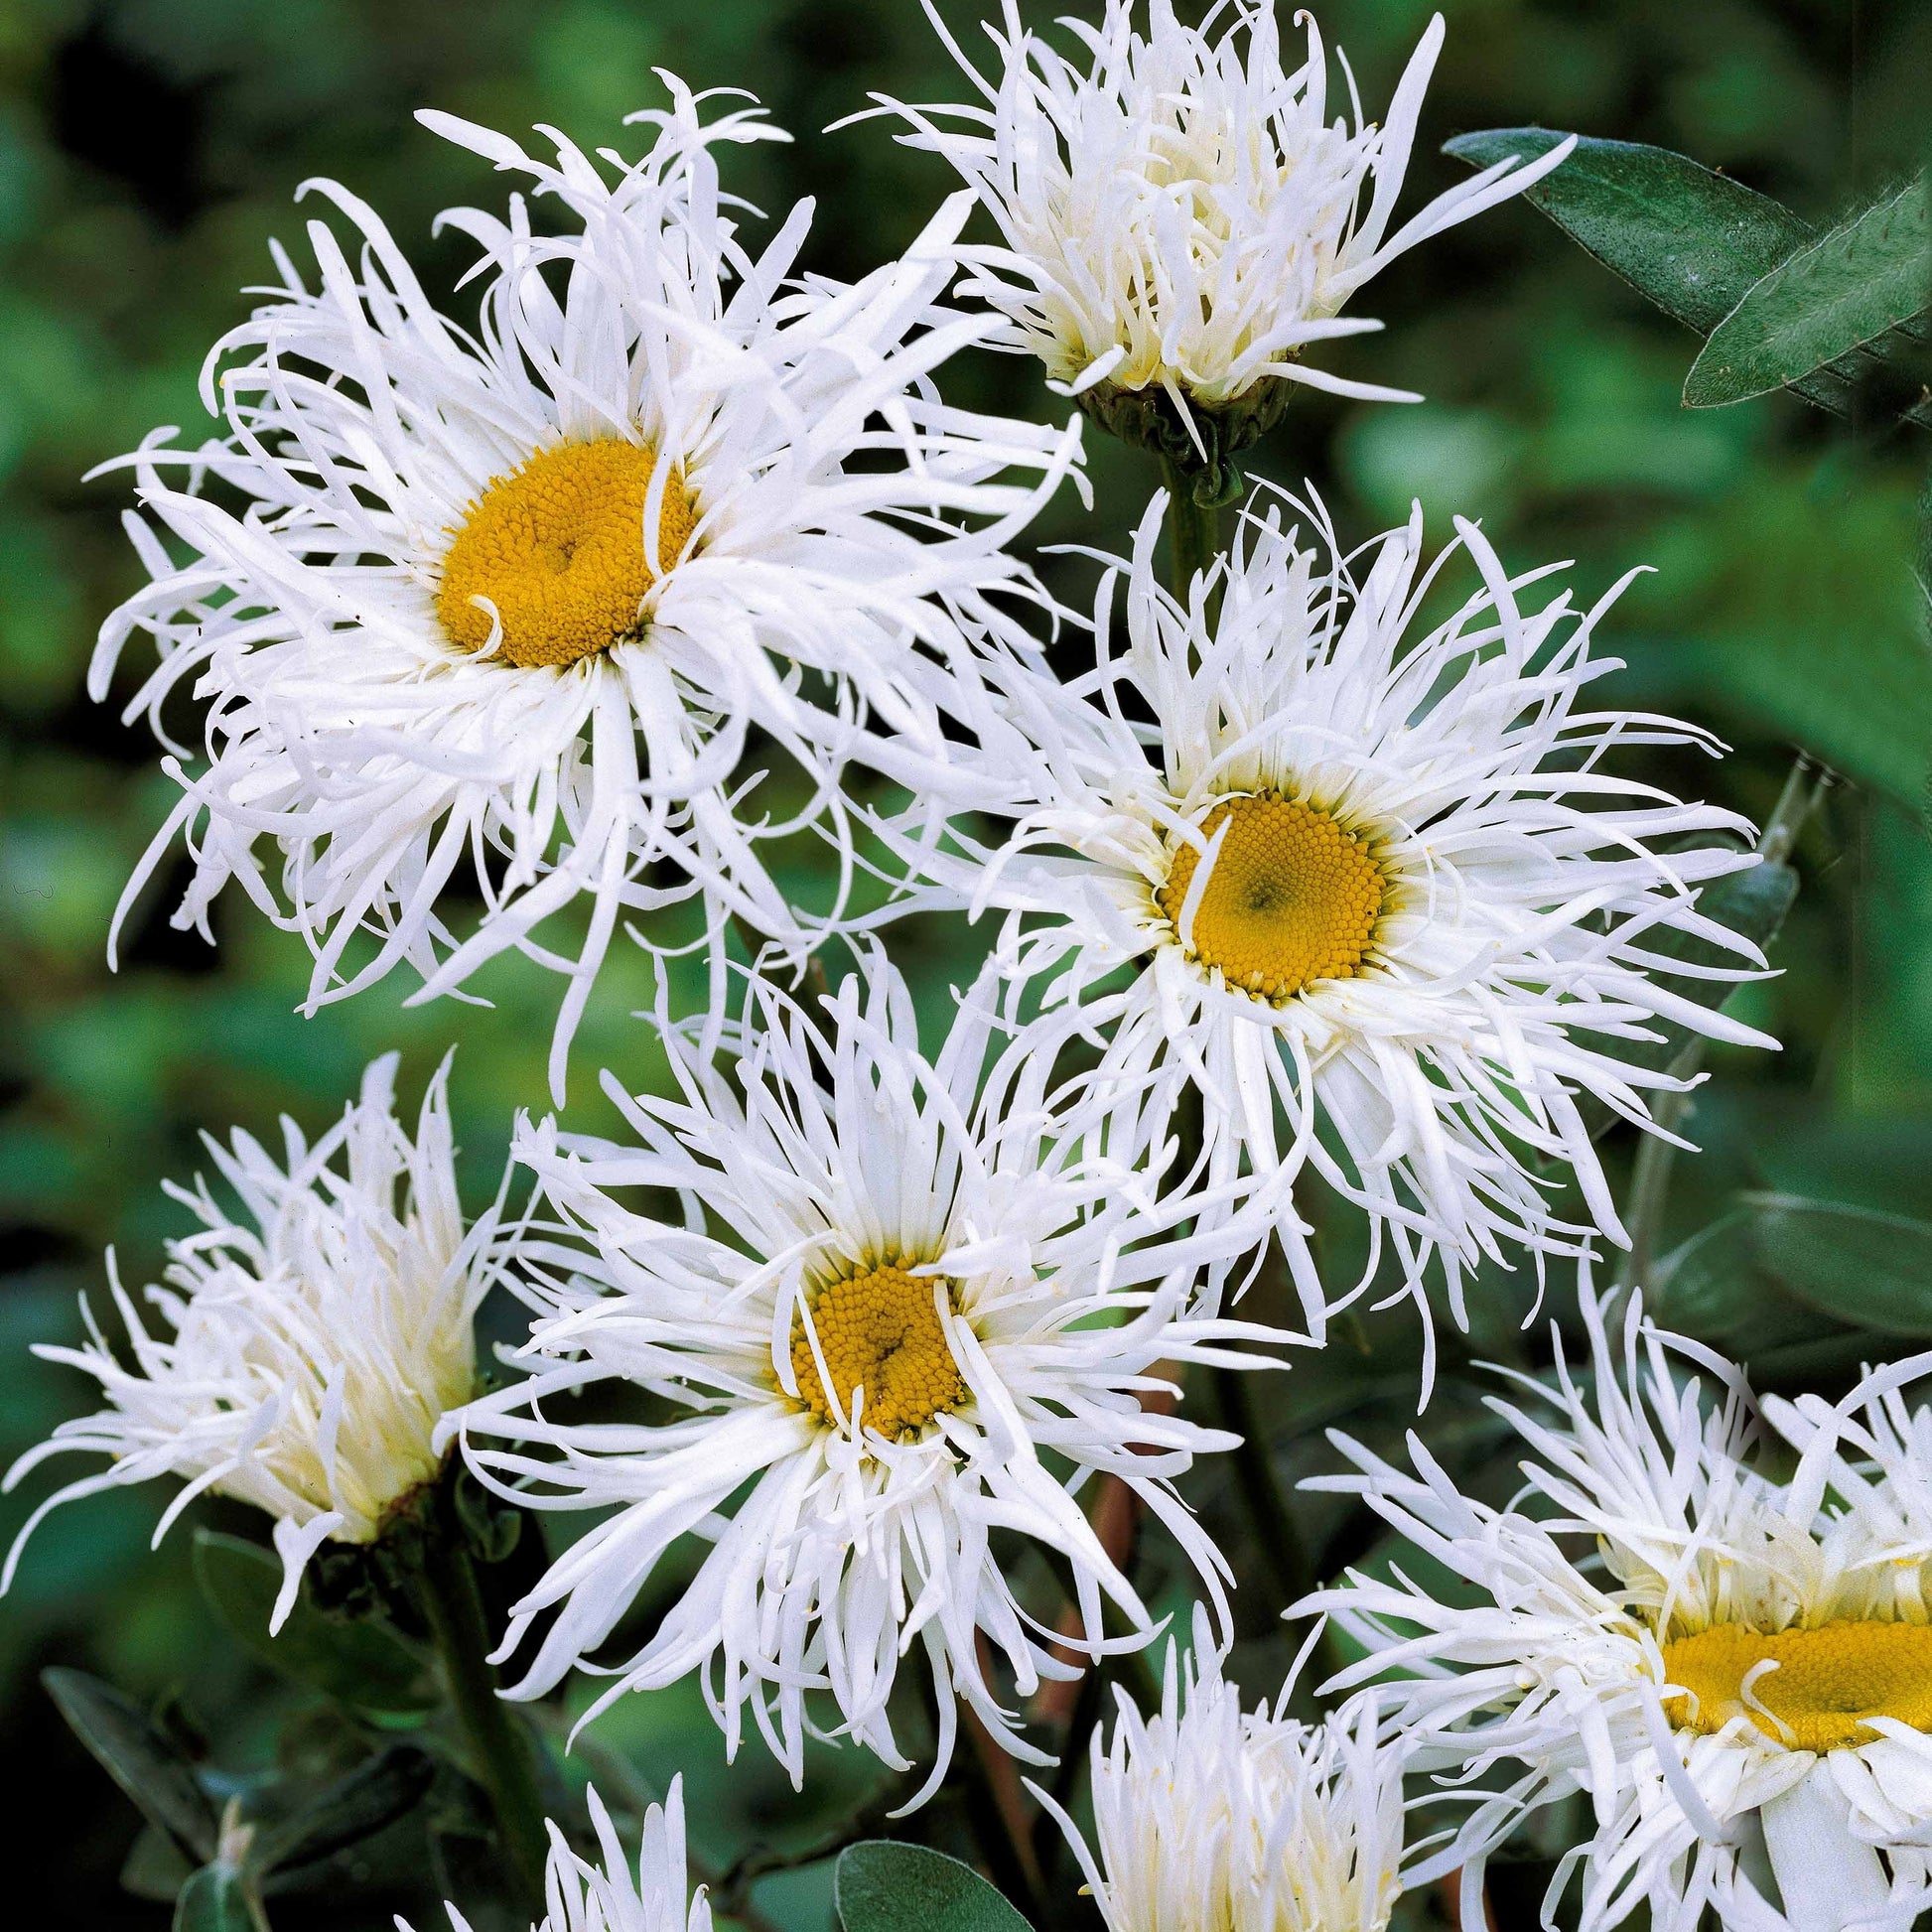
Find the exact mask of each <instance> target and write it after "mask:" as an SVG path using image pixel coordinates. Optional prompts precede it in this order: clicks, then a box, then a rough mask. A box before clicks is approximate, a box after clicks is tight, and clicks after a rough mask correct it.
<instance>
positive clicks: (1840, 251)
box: [1684, 180, 1932, 409]
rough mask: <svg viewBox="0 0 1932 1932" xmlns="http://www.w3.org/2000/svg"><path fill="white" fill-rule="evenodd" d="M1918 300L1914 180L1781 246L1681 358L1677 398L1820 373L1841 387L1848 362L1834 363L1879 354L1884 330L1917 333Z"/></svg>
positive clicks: (1789, 382)
mask: <svg viewBox="0 0 1932 1932" xmlns="http://www.w3.org/2000/svg"><path fill="white" fill-rule="evenodd" d="M1928 305H1932V227H1928V223H1927V219H1926V205H1925V183H1924V181H1923V180H1919V181H1912V182H1908V183H1907V184H1906V185H1905V186H1904V187H1903V188H1901V189H1899V190H1898V191H1897V192H1896V193H1895V194H1892V195H1888V196H1886V197H1885V198H1884V199H1883V200H1881V201H1879V202H1876V203H1874V204H1873V205H1872V206H1871V207H1868V208H1866V209H1865V210H1864V211H1863V213H1861V214H1858V215H1855V216H1854V217H1853V218H1852V219H1851V220H1849V221H1844V222H1841V223H1840V224H1839V225H1838V226H1837V227H1835V228H1834V229H1832V231H1831V232H1830V233H1829V234H1824V235H1820V236H1819V238H1818V239H1817V240H1816V241H1813V242H1810V243H1808V244H1807V245H1805V246H1804V247H1801V248H1799V249H1797V250H1795V251H1794V252H1793V253H1791V254H1789V255H1787V256H1786V257H1785V258H1784V259H1783V260H1782V261H1780V262H1779V263H1778V264H1777V266H1776V267H1775V268H1773V269H1771V270H1770V271H1769V272H1768V273H1767V274H1765V276H1764V277H1763V278H1762V280H1760V281H1758V282H1757V283H1755V284H1754V285H1753V286H1752V287H1751V288H1749V289H1748V290H1746V291H1745V293H1744V294H1743V295H1742V296H1741V297H1740V298H1739V299H1738V302H1737V305H1736V307H1735V308H1733V309H1732V310H1731V312H1730V313H1729V314H1728V315H1727V316H1725V318H1724V320H1723V321H1722V322H1720V323H1719V324H1718V325H1717V327H1716V328H1715V329H1713V330H1712V332H1711V338H1710V340H1709V341H1708V342H1707V343H1706V344H1705V345H1704V348H1703V351H1702V352H1701V353H1700V354H1699V356H1698V358H1697V360H1696V361H1695V362H1693V363H1692V364H1691V372H1690V374H1689V375H1688V376H1686V377H1685V379H1684V400H1685V402H1686V403H1688V404H1689V405H1690V406H1691V407H1692V408H1694V409H1706V408H1710V407H1711V406H1712V405H1714V404H1718V403H1726V402H1741V401H1743V400H1744V399H1745V398H1746V397H1749V396H1761V395H1763V394H1764V393H1765V391H1766V390H1768V389H1776V388H1781V387H1782V388H1794V387H1797V386H1798V385H1799V384H1801V383H1807V382H1810V383H1814V384H1816V383H1818V382H1820V381H1822V380H1823V379H1825V378H1826V377H1828V376H1831V377H1836V378H1837V379H1838V380H1839V381H1840V382H1841V383H1843V384H1845V385H1846V386H1848V387H1849V386H1850V384H1851V382H1852V381H1853V379H1854V372H1853V371H1848V370H1846V369H1845V368H1844V367H1843V365H1844V364H1845V363H1847V362H1848V361H1849V360H1851V358H1854V357H1856V356H1859V355H1867V356H1871V355H1880V354H1882V353H1883V352H1884V350H1885V344H1886V338H1887V337H1889V336H1891V335H1892V334H1893V332H1894V331H1900V332H1903V333H1905V334H1906V336H1907V338H1908V340H1909V341H1911V342H1912V343H1914V344H1922V343H1923V342H1924V341H1925V332H1924V328H1923V312H1924V311H1925V310H1926V309H1927V307H1928ZM1914 318H1919V319H1920V320H1919V322H1918V323H1916V324H1915V323H1914Z"/></svg>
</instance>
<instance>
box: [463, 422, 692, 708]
mask: <svg viewBox="0 0 1932 1932" xmlns="http://www.w3.org/2000/svg"><path fill="white" fill-rule="evenodd" d="M653 467H654V462H653V458H652V456H651V453H650V451H648V450H647V449H644V448H643V447H642V446H641V445H639V444H636V443H625V442H623V441H621V439H619V438H617V437H604V438H601V439H600V440H599V441H597V442H595V443H562V444H559V445H558V446H557V447H556V448H555V449H553V450H539V451H538V452H537V454H536V455H535V456H533V457H532V458H531V459H530V460H529V462H527V463H526V464H524V465H523V466H522V468H521V469H519V470H513V471H511V472H510V474H509V475H508V476H506V477H496V478H493V479H492V480H491V481H490V483H488V485H487V486H486V487H485V488H484V490H483V494H482V495H481V496H480V497H478V498H477V500H476V501H475V502H474V503H472V504H471V505H470V511H469V514H468V515H467V516H466V517H465V518H464V520H463V523H462V526H461V527H460V528H459V529H458V530H457V531H456V533H455V535H454V537H453V539H452V541H451V543H450V548H449V551H448V553H447V554H446V555H445V556H444V559H443V582H442V585H441V587H440V588H439V589H438V591H437V593H436V615H437V616H438V617H439V618H440V619H441V620H442V622H443V628H444V630H445V631H446V632H447V633H448V635H449V638H450V641H451V642H452V643H454V644H456V645H458V646H460V647H461V648H462V649H464V650H487V649H488V648H489V640H490V637H491V635H492V634H493V630H494V625H493V622H492V621H491V615H490V609H489V608H488V606H485V605H483V604H480V603H478V602H477V600H478V599H479V598H486V599H487V600H488V605H489V606H493V607H494V609H495V612H496V615H497V616H498V617H500V619H501V620H502V626H503V630H502V639H501V642H500V644H499V645H498V646H497V651H496V654H497V655H498V656H499V657H501V658H502V659H503V661H504V662H505V663H509V664H514V665H517V666H518V667H519V668H521V669H525V670H527V669H529V668H531V667H533V666H535V665H538V664H574V663H576V662H577V660H578V659H579V658H581V657H589V656H591V655H592V654H593V653H595V652H597V651H601V650H608V649H609V648H610V647H611V646H612V645H613V644H615V643H618V642H619V641H621V639H622V638H624V637H627V636H630V635H632V634H634V632H635V631H636V628H637V610H638V606H639V605H640V604H642V602H643V598H644V593H645V592H646V591H647V590H649V589H650V587H651V585H652V584H653V583H654V582H655V581H656V580H657V578H658V577H660V576H661V575H662V574H663V573H664V572H665V571H666V570H668V569H669V568H670V567H671V566H672V564H674V563H675V562H676V561H677V557H678V554H679V552H680V551H681V550H682V549H683V547H684V542H685V539H686V538H687V537H688V536H689V535H690V534H691V526H692V523H693V522H694V520H695V519H696V514H697V512H696V509H695V507H694V506H693V504H692V501H691V498H690V495H689V493H688V492H687V491H686V490H685V488H684V485H683V483H681V482H680V481H679V479H678V478H676V477H671V478H670V479H668V480H667V481H666V483H665V486H664V502H663V508H662V510H661V512H660V513H659V516H658V519H657V543H656V546H655V555H654V556H652V557H647V556H646V555H645V550H644V499H645V496H646V494H647V492H648V491H649V489H650V477H651V471H652V469H653Z"/></svg>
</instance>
